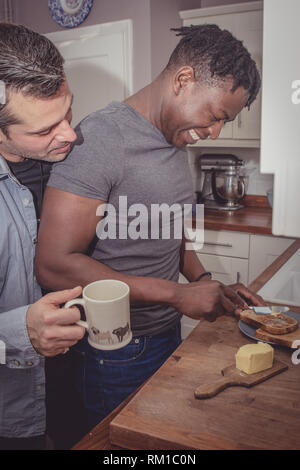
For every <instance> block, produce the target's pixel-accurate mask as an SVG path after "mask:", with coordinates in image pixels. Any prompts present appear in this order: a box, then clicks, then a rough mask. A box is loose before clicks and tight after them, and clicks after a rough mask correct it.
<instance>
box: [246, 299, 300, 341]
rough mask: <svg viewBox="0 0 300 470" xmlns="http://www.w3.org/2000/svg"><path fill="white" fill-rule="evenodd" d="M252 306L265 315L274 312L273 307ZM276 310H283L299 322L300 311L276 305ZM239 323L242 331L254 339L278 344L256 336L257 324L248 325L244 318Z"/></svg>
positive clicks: (258, 313)
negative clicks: (292, 310) (296, 311)
mask: <svg viewBox="0 0 300 470" xmlns="http://www.w3.org/2000/svg"><path fill="white" fill-rule="evenodd" d="M251 308H252V310H254V311H255V313H256V314H257V315H265V314H266V313H271V312H272V310H271V308H272V307H251ZM274 308H275V307H274ZM279 309H280V310H279ZM276 311H281V312H282V313H283V312H284V314H285V315H287V316H289V317H292V318H295V319H296V320H297V321H298V324H299V313H294V312H291V311H290V310H289V309H288V307H276ZM238 325H239V329H240V330H241V332H242V333H244V335H246V336H248V337H249V338H251V339H254V340H255V341H260V342H262V343H269V344H274V345H275V346H278V344H277V343H276V344H275V343H273V342H272V341H265V340H262V339H259V338H256V337H255V333H256V330H257V328H255V326H251V325H248V323H245V322H243V321H242V320H239V323H238Z"/></svg>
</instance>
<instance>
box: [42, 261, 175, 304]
mask: <svg viewBox="0 0 300 470" xmlns="http://www.w3.org/2000/svg"><path fill="white" fill-rule="evenodd" d="M36 273H37V279H38V281H39V283H40V285H41V286H42V287H44V288H46V289H49V290H53V291H56V290H62V289H70V288H73V287H74V286H77V285H81V286H82V287H84V286H86V285H87V284H89V283H91V282H93V281H97V280H100V279H118V280H120V281H123V282H126V283H127V284H128V285H129V288H130V301H131V302H132V303H135V302H136V303H138V302H141V303H155V304H156V303H166V304H170V305H175V304H176V297H177V291H178V289H180V287H181V286H180V285H179V284H178V283H176V282H172V281H167V280H164V279H158V278H154V277H142V276H133V275H129V274H125V273H120V272H119V271H115V270H113V269H111V268H109V267H108V266H106V265H104V264H103V263H100V262H99V261H97V260H95V259H93V258H91V257H89V256H87V255H85V254H81V253H74V254H70V255H68V256H65V257H63V258H61V259H60V262H59V263H58V262H57V261H56V262H55V268H54V267H53V268H52V267H51V264H48V266H47V268H46V267H45V264H44V263H43V266H42V265H41V264H40V263H39V260H38V259H37V260H36Z"/></svg>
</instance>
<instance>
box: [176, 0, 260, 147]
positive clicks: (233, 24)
mask: <svg viewBox="0 0 300 470" xmlns="http://www.w3.org/2000/svg"><path fill="white" fill-rule="evenodd" d="M262 8H263V2H260V1H256V2H248V3H246V4H238V5H225V6H222V7H210V8H199V9H197V10H189V11H183V12H180V16H181V18H182V19H183V24H184V26H188V25H191V24H193V25H198V24H205V23H207V24H217V25H218V26H220V28H222V29H227V30H229V31H230V32H231V33H232V34H233V35H234V36H235V37H237V38H238V39H240V40H241V41H243V43H244V45H245V46H246V47H247V49H248V50H249V52H250V54H251V55H252V57H253V59H254V60H255V61H256V63H257V66H258V69H259V70H260V71H261V70H262V36H263V10H262ZM260 119H261V92H259V94H258V96H257V98H256V100H255V102H254V103H253V104H252V105H251V108H250V111H248V109H246V108H244V109H243V110H242V112H241V113H240V114H239V115H238V116H237V118H236V119H235V121H233V122H231V123H227V124H226V125H225V126H224V127H223V129H222V131H221V133H220V136H219V139H218V142H219V144H220V145H221V144H222V145H226V146H228V145H232V143H231V142H230V141H232V140H233V141H234V142H235V144H234V146H237V145H240V146H244V145H246V146H251V147H259V139H260ZM227 139H228V140H227ZM223 140H224V142H223ZM198 145H199V146H203V143H201V142H200V143H197V144H195V146H198ZM205 146H215V142H214V141H209V140H207V142H205ZM232 146H233V145H232Z"/></svg>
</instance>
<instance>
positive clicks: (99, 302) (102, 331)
mask: <svg viewBox="0 0 300 470" xmlns="http://www.w3.org/2000/svg"><path fill="white" fill-rule="evenodd" d="M76 304H77V305H82V306H83V308H84V311H85V316H86V321H82V320H79V321H78V322H77V324H78V325H81V326H83V327H84V328H86V329H87V330H88V334H89V336H88V342H89V344H90V345H91V346H93V347H94V348H97V349H104V350H112V349H120V348H123V346H126V344H128V343H129V342H130V341H131V339H132V331H131V327H130V304H129V286H128V285H127V284H125V282H122V281H118V280H115V279H104V280H102V281H95V282H92V283H91V284H88V285H87V286H85V287H84V289H83V291H82V299H73V300H70V301H69V302H67V303H66V304H65V307H66V308H68V307H71V305H76Z"/></svg>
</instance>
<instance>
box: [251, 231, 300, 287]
mask: <svg viewBox="0 0 300 470" xmlns="http://www.w3.org/2000/svg"><path fill="white" fill-rule="evenodd" d="M294 241H295V240H292V239H290V238H279V237H268V236H264V235H251V237H250V257H249V283H250V282H252V281H254V279H256V278H257V277H258V276H259V275H260V274H261V273H262V272H263V271H264V270H265V269H266V268H267V267H268V266H270V264H272V263H273V261H274V260H275V259H276V258H277V257H278V256H279V255H281V253H283V252H284V251H285V250H286V249H287V248H288V247H289V246H290V245H291V244H292V243H293V242H294Z"/></svg>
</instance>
